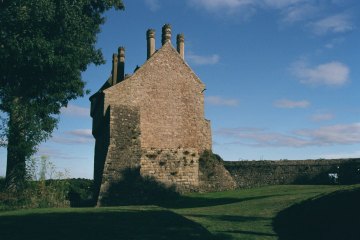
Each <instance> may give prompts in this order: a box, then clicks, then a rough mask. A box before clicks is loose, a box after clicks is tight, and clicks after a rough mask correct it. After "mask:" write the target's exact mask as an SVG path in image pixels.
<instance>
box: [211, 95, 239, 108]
mask: <svg viewBox="0 0 360 240" xmlns="http://www.w3.org/2000/svg"><path fill="white" fill-rule="evenodd" d="M205 102H206V103H208V104H210V105H215V106H231V107H234V106H237V105H239V102H238V100H237V99H225V98H222V97H219V96H208V97H205Z"/></svg>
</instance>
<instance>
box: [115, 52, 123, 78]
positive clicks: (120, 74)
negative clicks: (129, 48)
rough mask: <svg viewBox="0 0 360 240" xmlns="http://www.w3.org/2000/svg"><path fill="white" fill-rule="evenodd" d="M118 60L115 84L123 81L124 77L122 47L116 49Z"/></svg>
mask: <svg viewBox="0 0 360 240" xmlns="http://www.w3.org/2000/svg"><path fill="white" fill-rule="evenodd" d="M118 58H119V62H118V66H117V67H118V68H117V78H116V83H119V82H121V81H122V80H124V75H125V48H124V47H119V48H118Z"/></svg>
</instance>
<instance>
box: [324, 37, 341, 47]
mask: <svg viewBox="0 0 360 240" xmlns="http://www.w3.org/2000/svg"><path fill="white" fill-rule="evenodd" d="M344 41H345V38H334V39H332V40H331V41H330V42H328V43H327V44H325V48H327V49H332V48H334V47H335V46H336V45H338V44H341V43H342V42H344Z"/></svg>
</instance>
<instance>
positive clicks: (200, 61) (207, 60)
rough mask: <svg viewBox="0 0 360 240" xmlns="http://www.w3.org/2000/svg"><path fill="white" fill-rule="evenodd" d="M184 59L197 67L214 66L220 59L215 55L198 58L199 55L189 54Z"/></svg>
mask: <svg viewBox="0 0 360 240" xmlns="http://www.w3.org/2000/svg"><path fill="white" fill-rule="evenodd" d="M186 58H187V59H188V60H189V61H190V62H192V63H194V64H197V65H214V64H216V63H218V62H219V60H220V57H219V55H217V54H213V55H210V56H200V55H196V54H193V53H191V52H189V53H188V54H187V56H186Z"/></svg>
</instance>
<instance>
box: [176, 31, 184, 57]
mask: <svg viewBox="0 0 360 240" xmlns="http://www.w3.org/2000/svg"><path fill="white" fill-rule="evenodd" d="M184 40H185V39H184V34H182V33H181V34H178V35H177V36H176V45H177V51H178V53H179V54H180V56H181V58H182V59H184V53H185V50H184V48H185V45H184Z"/></svg>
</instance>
